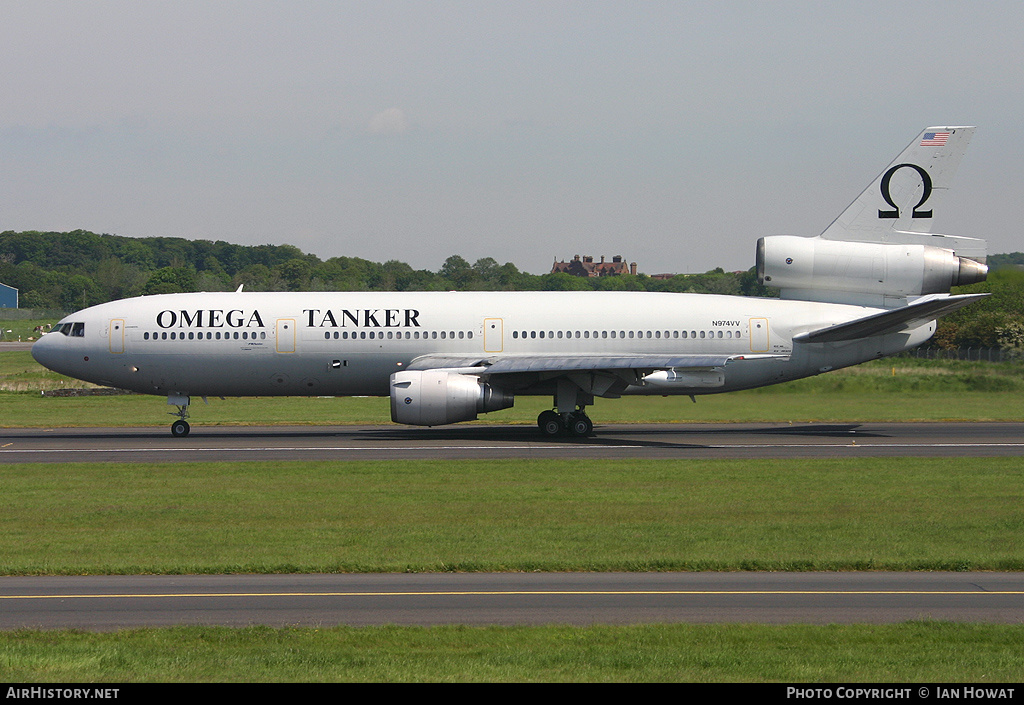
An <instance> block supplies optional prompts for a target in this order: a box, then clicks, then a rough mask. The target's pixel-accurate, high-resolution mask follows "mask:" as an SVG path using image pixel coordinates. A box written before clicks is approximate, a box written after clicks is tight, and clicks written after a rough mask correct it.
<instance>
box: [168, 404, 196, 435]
mask: <svg viewBox="0 0 1024 705" xmlns="http://www.w3.org/2000/svg"><path fill="white" fill-rule="evenodd" d="M189 401H191V399H190V398H189V397H187V396H181V395H174V394H172V395H168V397H167V403H168V404H170V405H171V406H176V407H178V410H177V411H172V412H170V414H171V416H177V417H178V420H177V421H175V422H174V423H172V424H171V435H172V436H174V437H175V438H183V437H185V436H187V435H188V432H189V431H190V430H192V429H191V427H190V426H189V425H188V421H186V420H185V419H187V418H188V404H189Z"/></svg>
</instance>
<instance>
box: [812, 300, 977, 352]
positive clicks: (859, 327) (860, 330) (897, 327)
mask: <svg viewBox="0 0 1024 705" xmlns="http://www.w3.org/2000/svg"><path fill="white" fill-rule="evenodd" d="M985 296H988V294H961V295H958V296H939V297H936V298H925V299H921V300H918V301H916V302H915V303H912V304H910V305H908V306H903V307H901V308H895V309H892V310H891V311H884V312H882V313H876V314H873V315H871V316H865V317H864V318H858V319H856V320H853V321H849V322H847V323H840V324H838V325H835V326H829V327H827V328H821V329H820V330H816V331H811V332H810V333H802V334H800V335H797V336H794V337H793V342H794V343H838V342H842V341H844V340H859V339H861V338H870V337H873V336H876V335H887V334H889V333H899V332H901V331H904V330H908V329H911V328H916V327H917V326H920V325H922V324H924V323H927V322H928V321H933V320H935V319H936V318H939V317H941V316H945V315H946V314H947V313H952V312H953V311H956V310H957V309H958V308H962V307H964V306H966V305H967V304H969V303H971V302H973V301H977V300H978V299H980V298H983V297H985Z"/></svg>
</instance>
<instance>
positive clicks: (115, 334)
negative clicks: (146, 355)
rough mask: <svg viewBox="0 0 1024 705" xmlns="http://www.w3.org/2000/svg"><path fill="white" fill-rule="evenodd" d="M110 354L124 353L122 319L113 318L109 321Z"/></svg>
mask: <svg viewBox="0 0 1024 705" xmlns="http://www.w3.org/2000/svg"><path fill="white" fill-rule="evenodd" d="M109 341H110V352H112V353H123V352H124V319H122V318H114V319H111V321H110V332H109Z"/></svg>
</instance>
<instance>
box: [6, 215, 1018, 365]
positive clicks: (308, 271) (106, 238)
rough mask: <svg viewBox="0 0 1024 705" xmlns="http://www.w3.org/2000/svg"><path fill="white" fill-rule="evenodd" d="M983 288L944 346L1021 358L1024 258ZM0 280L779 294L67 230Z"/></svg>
mask: <svg viewBox="0 0 1024 705" xmlns="http://www.w3.org/2000/svg"><path fill="white" fill-rule="evenodd" d="M988 262H989V266H990V267H991V269H992V271H991V272H990V274H989V278H988V281H986V282H983V283H981V284H975V285H972V286H969V287H960V288H958V289H957V290H956V291H955V292H954V293H967V292H982V291H984V292H989V293H991V296H989V297H988V298H987V299H985V300H984V301H982V302H980V303H975V304H973V305H971V306H969V307H966V308H964V309H961V310H960V311H957V312H956V313H954V314H952V315H950V316H948V317H947V318H944V319H942V320H941V321H940V324H939V330H938V332H937V333H936V336H935V338H934V339H933V342H932V344H933V345H937V346H939V347H950V348H951V347H979V346H981V347H1003V348H1013V349H1019V350H1020V351H1021V352H1024V254H1022V253H1019V252H1017V253H1012V254H1006V255H992V256H991V257H989V260H988ZM0 282H2V283H4V284H7V285H8V286H13V287H15V288H17V289H18V290H19V293H20V305H21V307H22V308H41V309H63V310H75V309H80V308H85V307H86V306H93V305H95V304H99V303H104V302H106V301H112V300H115V299H122V298H127V297H130V296H139V295H150V294H167V293H176V292H190V291H233V290H235V289H237V288H238V287H239V286H244V288H245V290H246V291H451V290H459V291H588V290H611V291H669V292H679V293H686V292H693V293H701V294H731V295H740V296H777V295H778V291H777V290H775V289H769V288H767V287H763V286H761V285H760V284H758V282H757V275H756V273H755V271H754V269H753V268H751V269H750V270H747V271H745V272H725V271H723V270H722V269H721V268H717V269H714V270H711V271H709V272H705V273H703V274H680V275H676V276H674V277H671V278H667V279H662V278H658V279H655V278H652V277H649V276H646V275H644V274H635V275H634V274H621V275H616V276H606V277H593V278H590V277H576V276H573V275H570V274H563V273H558V274H550V273H548V274H539V275H538V274H529V273H527V272H523V271H520V270H519V268H518V267H516V266H515V265H514V264H512V263H511V262H506V263H505V264H499V263H498V262H497V261H496V260H495V259H493V258H491V257H484V258H481V259H478V260H477V261H476V262H474V263H472V264H470V263H469V261H467V260H466V259H465V258H463V257H462V256H460V255H451V256H450V257H448V258H447V259H446V260H445V261H444V263H443V264H442V265H441V267H440V268H439V269H438V270H437V271H430V270H426V269H413V268H412V267H411V266H409V265H408V264H406V263H405V262H400V261H397V260H389V261H387V262H384V263H379V262H372V261H370V260H365V259H361V258H359V257H331V258H329V259H326V260H321V259H320V258H319V257H317V256H316V255H313V254H307V253H304V252H302V250H300V249H299V248H297V247H295V246H294V245H236V244H232V243H228V242H224V241H222V240H217V241H210V240H187V239H185V238H176V237H146V238H129V237H123V236H118V235H107V234H96V233H92V232H89V231H86V230H75V231H72V232H63V233H61V232H38V231H26V232H13V231H7V232H3V233H0Z"/></svg>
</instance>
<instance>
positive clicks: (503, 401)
mask: <svg viewBox="0 0 1024 705" xmlns="http://www.w3.org/2000/svg"><path fill="white" fill-rule="evenodd" d="M514 402H515V397H514V396H513V395H512V394H508V393H506V392H505V391H503V390H501V389H497V388H495V387H493V386H491V385H490V384H487V383H486V382H481V381H480V380H479V378H477V377H475V376H472V375H464V374H459V373H457V372H450V371H446V370H423V371H418V372H417V371H405V372H396V373H395V374H393V375H391V420H392V421H394V422H395V423H403V424H409V425H411V426H441V425H444V424H449V423H458V422H459V421H472V420H473V419H475V418H476V417H477V414H483V413H487V412H489V411H498V410H500V409H507V408H509V407H510V406H512V404H513V403H514Z"/></svg>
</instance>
